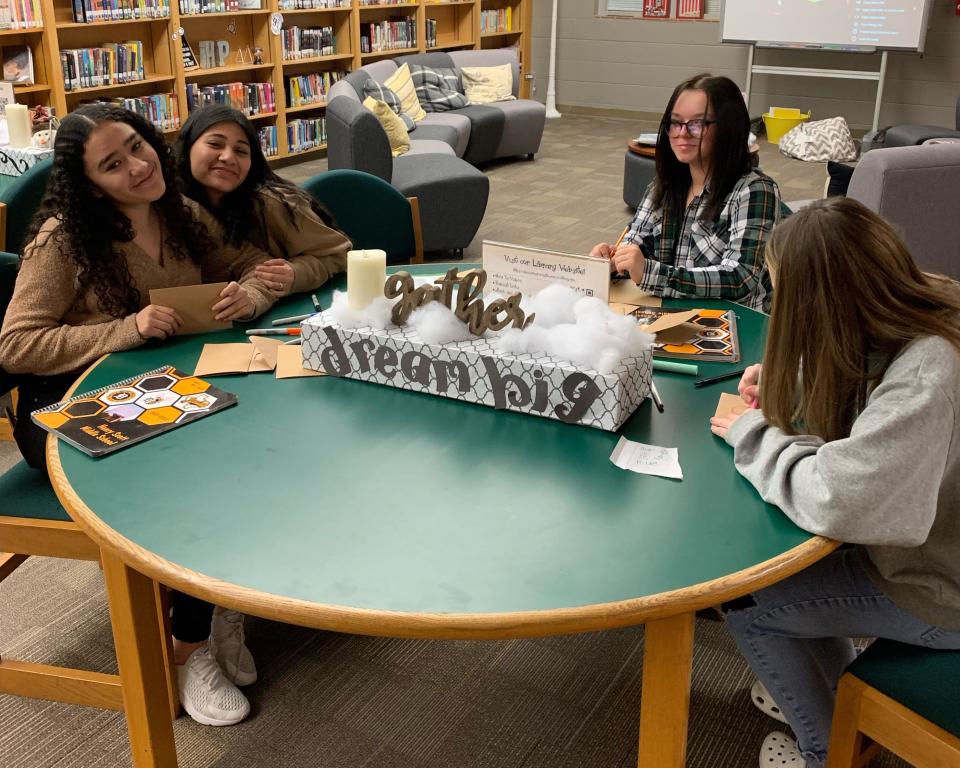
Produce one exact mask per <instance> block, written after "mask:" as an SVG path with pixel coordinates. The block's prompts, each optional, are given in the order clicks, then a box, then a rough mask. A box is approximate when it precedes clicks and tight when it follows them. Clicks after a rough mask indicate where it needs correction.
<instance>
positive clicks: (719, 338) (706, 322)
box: [631, 307, 740, 363]
mask: <svg viewBox="0 0 960 768" xmlns="http://www.w3.org/2000/svg"><path fill="white" fill-rule="evenodd" d="M669 312H670V310H665V309H653V308H650V307H637V308H636V309H635V310H634V311H633V312H632V313H631V314H632V315H633V316H634V317H636V318H637V320H639V321H640V322H641V323H652V322H653V321H654V320H656V319H658V318H660V317H663V316H664V315H666V314H669ZM679 329H685V330H687V331H689V334H690V337H689V338H688V339H683V338H681V337H682V335H683V333H682V332H680V333H679V336H678V331H679ZM670 332H671V333H670V336H669V340H666V341H664V340H662V339H661V336H660V335H658V336H657V342H656V343H655V344H654V345H653V356H654V357H660V358H676V359H678V360H691V361H698V360H702V361H703V362H705V363H739V362H740V342H739V339H738V337H737V315H736V313H735V312H734V311H733V310H730V309H727V310H723V309H698V310H697V314H696V316H694V317H692V318H691V319H690V320H689V321H687V322H686V323H684V324H683V325H682V326H677V328H671V329H670Z"/></svg>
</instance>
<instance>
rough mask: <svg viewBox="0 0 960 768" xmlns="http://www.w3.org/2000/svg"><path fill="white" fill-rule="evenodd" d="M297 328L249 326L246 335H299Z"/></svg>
mask: <svg viewBox="0 0 960 768" xmlns="http://www.w3.org/2000/svg"><path fill="white" fill-rule="evenodd" d="M299 335H300V329H299V328H251V329H250V330H249V331H247V336H299Z"/></svg>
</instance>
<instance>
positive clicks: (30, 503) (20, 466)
mask: <svg viewBox="0 0 960 768" xmlns="http://www.w3.org/2000/svg"><path fill="white" fill-rule="evenodd" d="M0 498H2V499H9V500H10V501H11V502H14V501H15V502H16V503H11V504H10V505H9V506H8V505H4V509H3V511H2V512H0V515H5V514H6V515H13V516H15V517H28V518H31V519H33V520H62V521H63V522H70V516H69V515H68V514H67V513H66V512H65V511H64V509H63V507H62V506H60V502H59V501H58V500H57V496H56V494H55V493H54V492H53V488H51V487H50V480H49V479H48V478H47V473H46V472H40V471H38V470H36V469H31V468H30V467H28V466H27V462H25V461H21V462H18V463H16V464H14V465H13V466H12V467H10V469H8V470H7V471H6V472H4V473H3V474H2V475H0Z"/></svg>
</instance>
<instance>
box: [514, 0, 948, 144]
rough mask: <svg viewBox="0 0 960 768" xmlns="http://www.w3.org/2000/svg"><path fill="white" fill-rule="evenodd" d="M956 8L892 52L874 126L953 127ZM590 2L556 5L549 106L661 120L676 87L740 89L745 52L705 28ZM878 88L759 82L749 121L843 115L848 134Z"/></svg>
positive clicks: (860, 58) (540, 38)
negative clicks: (625, 14)
mask: <svg viewBox="0 0 960 768" xmlns="http://www.w3.org/2000/svg"><path fill="white" fill-rule="evenodd" d="M550 7H551V0H534V3H533V56H532V59H533V60H532V62H531V64H532V71H533V72H534V74H535V75H536V79H535V83H536V88H537V91H536V96H535V98H537V99H540V100H541V101H543V100H544V99H545V98H546V91H547V68H548V53H549V44H550ZM955 8H956V4H955V1H954V0H935V3H934V8H933V11H932V13H931V24H930V30H929V32H928V33H927V43H926V51H925V53H924V55H923V56H922V57H921V56H919V55H918V54H908V53H891V54H889V64H888V67H887V81H886V88H885V91H884V97H883V107H882V109H881V112H880V125H881V126H884V125H894V124H898V123H927V124H933V125H946V126H950V127H953V125H954V110H955V106H956V102H957V98H958V97H960V16H957V15H956V12H955ZM596 12H597V0H559V21H558V24H557V104H558V105H559V106H560V107H561V112H562V111H563V110H562V107H563V106H565V105H567V106H573V107H592V108H598V109H617V110H630V111H637V112H652V113H657V114H659V113H661V112H662V111H663V108H664V106H665V105H666V102H667V99H668V98H669V97H670V93H671V92H672V91H673V88H674V86H675V85H676V84H677V83H678V82H679V81H681V80H683V79H684V78H685V77H688V76H690V75H693V74H696V73H698V72H704V71H709V72H712V73H713V74H722V75H726V76H728V77H730V78H732V79H733V80H735V81H736V82H738V83H739V84H740V86H741V88H742V87H744V86H745V84H746V67H747V48H746V46H742V45H723V44H720V43H719V42H718V38H719V24H718V23H717V22H710V21H699V22H693V21H644V20H642V19H623V18H609V17H608V18H603V17H599V16H597V15H596ZM757 61H758V63H760V62H762V63H769V64H780V65H792V66H808V67H824V68H831V69H872V70H876V69H879V65H880V57H879V54H877V55H863V54H836V53H802V52H794V51H764V52H760V53H758V57H757ZM875 93H876V83H875V82H871V81H859V80H832V79H819V78H809V77H782V76H773V75H758V76H756V77H755V78H754V81H753V98H752V100H751V104H750V114H751V115H753V116H756V115H759V114H760V113H761V112H763V111H765V110H766V108H767V107H768V106H769V105H771V104H773V105H776V106H788V107H800V108H801V109H803V110H804V111H806V110H808V109H810V110H812V111H813V117H814V119H816V118H823V117H832V116H834V115H843V116H844V117H845V118H846V119H847V121H848V122H849V123H850V124H851V126H854V127H860V128H867V127H869V126H870V123H871V122H872V120H873V102H874V96H875Z"/></svg>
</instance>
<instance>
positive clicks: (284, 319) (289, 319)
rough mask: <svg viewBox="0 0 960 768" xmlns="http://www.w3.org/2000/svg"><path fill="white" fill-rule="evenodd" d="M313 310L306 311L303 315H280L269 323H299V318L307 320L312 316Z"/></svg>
mask: <svg viewBox="0 0 960 768" xmlns="http://www.w3.org/2000/svg"><path fill="white" fill-rule="evenodd" d="M315 314H316V313H315V312H307V314H305V315H294V316H293V317H281V318H280V319H279V320H274V321H273V322H272V323H270V325H287V324H288V323H299V322H300V321H301V320H307V319H309V318H311V317H313V316H314V315H315Z"/></svg>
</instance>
